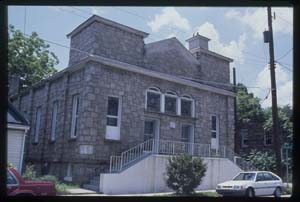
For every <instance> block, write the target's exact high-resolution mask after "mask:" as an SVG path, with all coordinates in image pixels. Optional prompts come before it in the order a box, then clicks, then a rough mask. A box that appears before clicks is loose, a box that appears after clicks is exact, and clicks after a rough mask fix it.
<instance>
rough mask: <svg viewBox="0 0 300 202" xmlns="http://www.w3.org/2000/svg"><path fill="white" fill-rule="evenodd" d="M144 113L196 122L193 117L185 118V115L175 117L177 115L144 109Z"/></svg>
mask: <svg viewBox="0 0 300 202" xmlns="http://www.w3.org/2000/svg"><path fill="white" fill-rule="evenodd" d="M144 112H145V113H152V114H159V115H162V116H173V117H178V118H184V119H193V120H196V118H195V117H191V116H185V115H177V114H172V113H167V112H164V113H162V112H157V111H151V110H147V109H144Z"/></svg>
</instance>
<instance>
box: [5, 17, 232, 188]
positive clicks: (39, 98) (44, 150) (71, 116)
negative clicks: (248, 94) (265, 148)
mask: <svg viewBox="0 0 300 202" xmlns="http://www.w3.org/2000/svg"><path fill="white" fill-rule="evenodd" d="M147 36H148V33H145V32H143V31H139V30H136V29H134V28H131V27H128V26H125V25H122V24H119V23H117V22H113V21H110V20H108V19H104V18H102V17H99V16H96V15H94V16H92V17H90V18H89V19H88V20H86V21H85V22H83V23H82V24H80V25H79V26H78V27H76V28H75V29H74V30H73V31H72V32H71V33H69V34H68V35H67V37H69V38H70V40H71V42H70V43H71V49H70V57H69V65H68V67H67V68H65V69H63V70H62V71H60V72H58V73H56V74H54V75H53V76H51V77H49V78H47V79H44V80H42V81H40V82H38V83H36V84H35V85H33V86H31V87H29V88H27V89H25V90H23V91H22V92H19V93H15V94H13V95H11V96H10V100H11V101H12V102H13V104H14V105H15V106H16V107H17V108H18V109H19V111H21V112H22V113H24V114H25V115H26V116H27V118H28V120H29V121H30V132H29V134H28V137H27V140H26V146H25V160H26V163H32V164H34V165H36V169H37V170H38V171H39V172H43V173H49V174H54V175H56V176H58V177H59V178H60V179H64V180H65V181H73V182H78V183H86V182H87V181H89V180H90V179H91V178H93V177H94V176H99V174H100V173H107V172H109V171H110V170H109V169H110V163H111V161H110V159H111V156H118V155H120V154H121V153H122V152H124V151H126V150H128V149H130V148H132V147H134V146H136V145H138V144H141V143H143V142H145V141H147V140H150V139H155V140H166V141H167V140H168V141H174V142H185V143H199V144H207V145H209V147H210V149H214V150H215V151H218V150H219V149H220V148H225V147H226V148H229V149H232V150H233V148H234V96H235V94H234V93H233V90H232V89H231V88H229V87H228V86H230V85H229V84H230V71H229V64H230V62H232V61H233V60H232V59H230V58H228V57H225V56H222V55H220V54H217V53H215V52H212V51H210V50H209V48H208V47H209V46H208V43H209V40H210V39H208V38H206V37H203V36H201V35H199V34H196V35H193V36H192V37H191V38H190V39H187V42H188V44H189V49H186V48H185V46H184V45H183V44H181V43H180V42H179V41H178V40H177V39H176V38H175V37H173V38H169V39H165V40H161V41H156V42H153V43H148V44H145V42H144V39H145V38H146V37H147ZM220 83H221V84H224V85H220ZM11 85H12V84H11ZM175 149H176V148H175Z"/></svg>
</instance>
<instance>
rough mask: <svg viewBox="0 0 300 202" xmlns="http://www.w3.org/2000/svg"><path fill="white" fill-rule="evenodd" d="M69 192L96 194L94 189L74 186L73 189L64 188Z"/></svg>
mask: <svg viewBox="0 0 300 202" xmlns="http://www.w3.org/2000/svg"><path fill="white" fill-rule="evenodd" d="M66 191H67V192H68V193H69V194H75V195H76V194H97V192H95V191H91V190H88V189H82V188H74V189H67V190H66Z"/></svg>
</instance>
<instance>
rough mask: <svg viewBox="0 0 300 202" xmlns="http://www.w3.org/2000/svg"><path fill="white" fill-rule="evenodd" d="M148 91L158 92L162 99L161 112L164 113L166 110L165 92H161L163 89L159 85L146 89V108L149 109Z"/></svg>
mask: <svg viewBox="0 0 300 202" xmlns="http://www.w3.org/2000/svg"><path fill="white" fill-rule="evenodd" d="M148 92H150V93H154V94H158V95H159V96H160V97H159V100H160V112H161V113H164V112H165V104H164V103H165V96H164V94H163V93H162V92H161V90H160V89H159V88H157V87H150V88H148V89H147V90H146V95H145V96H146V98H145V109H148V108H147V103H148Z"/></svg>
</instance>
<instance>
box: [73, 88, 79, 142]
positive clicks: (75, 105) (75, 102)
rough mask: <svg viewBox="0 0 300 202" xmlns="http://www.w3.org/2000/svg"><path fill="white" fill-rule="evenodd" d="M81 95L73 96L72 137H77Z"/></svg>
mask: <svg viewBox="0 0 300 202" xmlns="http://www.w3.org/2000/svg"><path fill="white" fill-rule="evenodd" d="M78 106H79V95H78V94H75V95H73V97H72V117H71V138H76V137H77V125H78V124H77V119H78Z"/></svg>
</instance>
